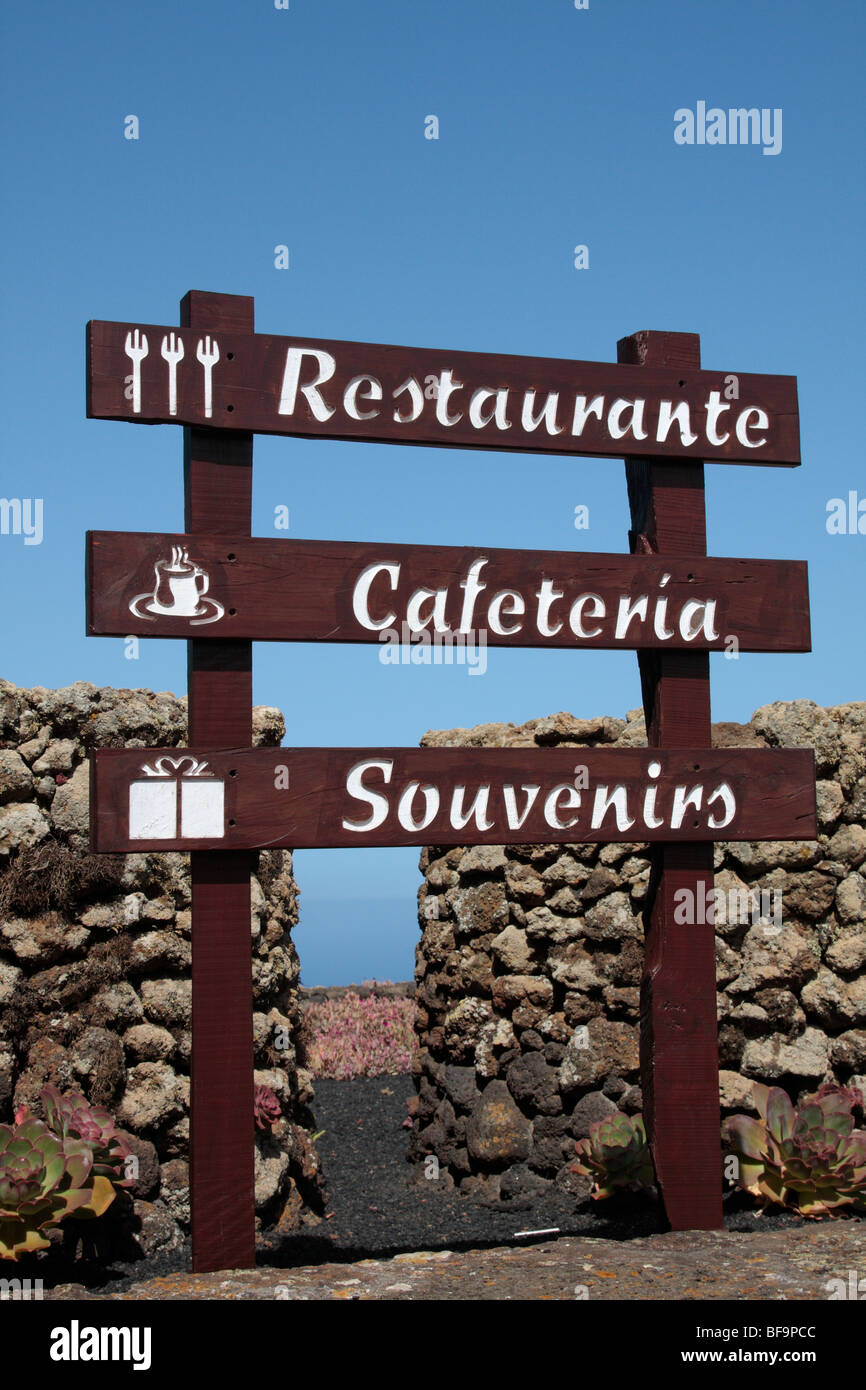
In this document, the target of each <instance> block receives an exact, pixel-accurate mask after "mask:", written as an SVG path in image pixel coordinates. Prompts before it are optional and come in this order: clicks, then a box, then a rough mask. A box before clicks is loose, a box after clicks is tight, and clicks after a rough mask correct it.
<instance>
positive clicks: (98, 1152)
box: [40, 1085, 132, 1187]
mask: <svg viewBox="0 0 866 1390" xmlns="http://www.w3.org/2000/svg"><path fill="white" fill-rule="evenodd" d="M40 1098H41V1100H42V1105H43V1107H44V1110H45V1119H46V1121H47V1124H48V1127H49V1129H51V1130H53V1132H54V1133H55V1134H57V1135H59V1136H60V1138H61V1139H63V1140H64V1141H67V1140H70V1141H75V1140H77V1141H79V1142H81V1143H82V1144H85V1145H87V1147H88V1148H89V1150H90V1153H91V1156H92V1161H93V1174H94V1176H95V1177H102V1178H109V1179H110V1181H111V1182H112V1183H114V1186H115V1187H128V1186H129V1185H130V1183H131V1182H132V1179H130V1178H126V1177H125V1169H124V1164H125V1161H126V1159H127V1158H128V1157H129V1152H130V1150H129V1145H128V1144H127V1142H126V1139H125V1137H124V1136H123V1135H122V1134H121V1133H120V1131H119V1130H118V1129H117V1127H116V1125H115V1123H114V1119H113V1117H112V1116H111V1115H110V1114H109V1112H108V1111H107V1110H106V1109H104V1107H103V1106H101V1105H91V1104H90V1102H89V1101H88V1100H85V1098H84V1096H83V1095H82V1094H81V1092H80V1091H67V1092H66V1094H65V1095H61V1094H60V1091H59V1090H58V1089H57V1087H56V1086H51V1085H49V1086H44V1087H43V1088H42V1090H41V1092H40Z"/></svg>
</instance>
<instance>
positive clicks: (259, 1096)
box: [253, 1086, 283, 1130]
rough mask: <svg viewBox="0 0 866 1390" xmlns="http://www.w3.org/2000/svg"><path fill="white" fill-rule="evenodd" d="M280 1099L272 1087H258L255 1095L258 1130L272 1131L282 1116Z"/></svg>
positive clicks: (254, 1107)
mask: <svg viewBox="0 0 866 1390" xmlns="http://www.w3.org/2000/svg"><path fill="white" fill-rule="evenodd" d="M282 1113H283V1110H282V1106H281V1105H280V1101H279V1097H278V1096H277V1094H276V1092H275V1091H272V1090H271V1088H270V1086H256V1088H255V1091H254V1093H253V1114H254V1116H255V1121H256V1128H257V1129H270V1130H272V1129H273V1128H274V1126H275V1125H276V1123H277V1121H278V1120H279V1119H280V1117H281V1116H282Z"/></svg>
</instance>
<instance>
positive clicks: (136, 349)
mask: <svg viewBox="0 0 866 1390" xmlns="http://www.w3.org/2000/svg"><path fill="white" fill-rule="evenodd" d="M124 351H125V353H126V355H127V357H128V358H129V359H130V360H131V362H132V409H133V411H134V413H135V414H136V415H138V414H139V413H140V411H141V359H142V358H143V357H146V356H147V335H146V334H145V333H139V331H138V329H137V328H136V329H134V330H133V332H132V333H127V335H126V345H125V348H124Z"/></svg>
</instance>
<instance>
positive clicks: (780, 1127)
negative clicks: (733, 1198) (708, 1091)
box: [722, 1082, 866, 1217]
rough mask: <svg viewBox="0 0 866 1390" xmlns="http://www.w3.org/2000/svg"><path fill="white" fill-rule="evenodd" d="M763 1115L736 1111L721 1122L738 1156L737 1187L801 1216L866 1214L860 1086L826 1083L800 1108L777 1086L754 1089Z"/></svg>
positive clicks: (764, 1203) (865, 1150)
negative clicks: (856, 1111) (857, 1117)
mask: <svg viewBox="0 0 866 1390" xmlns="http://www.w3.org/2000/svg"><path fill="white" fill-rule="evenodd" d="M752 1091H753V1095H754V1098H755V1105H756V1107H757V1110H758V1113H759V1115H760V1119H753V1118H752V1117H751V1116H748V1115H734V1116H732V1117H731V1118H730V1119H729V1120H726V1121H725V1124H724V1125H723V1126H722V1135H723V1138H724V1139H725V1141H726V1144H727V1146H728V1148H729V1150H730V1152H732V1153H733V1154H735V1155H736V1157H737V1158H738V1160H739V1173H738V1176H737V1179H736V1182H737V1186H738V1187H740V1188H742V1189H744V1190H745V1191H746V1192H751V1193H752V1194H753V1195H754V1196H756V1197H758V1198H759V1199H760V1201H761V1206H762V1208H765V1207H767V1206H769V1205H771V1204H772V1203H776V1204H777V1205H779V1206H786V1207H791V1208H793V1209H794V1210H795V1211H798V1212H800V1214H801V1215H802V1216H810V1217H817V1216H826V1215H828V1214H829V1213H831V1212H832V1211H834V1210H835V1209H836V1208H838V1207H843V1206H853V1207H854V1208H855V1209H856V1210H858V1211H866V1131H864V1130H855V1129H854V1117H853V1115H852V1113H851V1112H852V1110H853V1108H854V1106H855V1105H856V1104H859V1103H860V1093H859V1091H857V1090H856V1089H853V1088H850V1087H845V1086H836V1085H834V1084H832V1083H831V1084H828V1085H824V1086H822V1087H821V1088H820V1090H819V1091H818V1092H817V1094H816V1095H813V1096H807V1097H806V1099H805V1100H803V1101H801V1103H800V1104H799V1105H798V1106H797V1107H796V1109H795V1107H794V1106H793V1105H792V1104H791V1101H790V1100H789V1099H788V1096H787V1095H786V1094H785V1092H784V1091H783V1090H782V1089H781V1088H780V1087H778V1086H771V1087H767V1086H761V1085H760V1084H758V1083H757V1082H756V1083H755V1085H754V1086H753V1088H752Z"/></svg>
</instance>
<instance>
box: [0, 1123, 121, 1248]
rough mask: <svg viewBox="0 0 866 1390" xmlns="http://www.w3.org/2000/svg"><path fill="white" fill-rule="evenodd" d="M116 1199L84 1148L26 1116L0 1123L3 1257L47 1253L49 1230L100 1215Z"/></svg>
mask: <svg viewBox="0 0 866 1390" xmlns="http://www.w3.org/2000/svg"><path fill="white" fill-rule="evenodd" d="M18 1113H19V1114H21V1112H20V1111H19V1112H18ZM113 1200H114V1188H113V1187H112V1185H111V1183H110V1182H109V1181H108V1179H107V1178H104V1177H99V1176H95V1175H94V1173H93V1160H92V1155H91V1152H90V1149H89V1148H88V1146H87V1145H86V1144H83V1143H81V1142H80V1141H78V1140H75V1139H69V1140H68V1141H64V1140H63V1139H61V1138H60V1137H59V1136H58V1135H56V1134H52V1133H51V1131H50V1130H49V1128H48V1127H47V1125H45V1124H43V1122H42V1121H41V1120H37V1119H35V1118H34V1117H33V1116H32V1115H29V1114H27V1113H26V1112H24V1113H23V1115H22V1118H21V1120H20V1122H19V1123H16V1124H14V1125H0V1259H4V1260H17V1258H18V1256H19V1255H21V1254H25V1253H29V1252H31V1251H34V1250H44V1249H45V1248H46V1246H47V1245H48V1244H49V1241H48V1240H47V1238H46V1237H45V1235H44V1234H43V1232H44V1231H45V1230H46V1229H47V1228H48V1227H51V1226H56V1225H58V1223H59V1222H60V1221H62V1220H63V1218H64V1217H65V1216H69V1215H70V1214H72V1213H83V1212H85V1211H86V1212H88V1214H89V1215H92V1216H101V1215H102V1213H103V1212H104V1211H105V1210H106V1208H107V1207H108V1206H110V1204H111V1202H112V1201H113Z"/></svg>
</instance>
